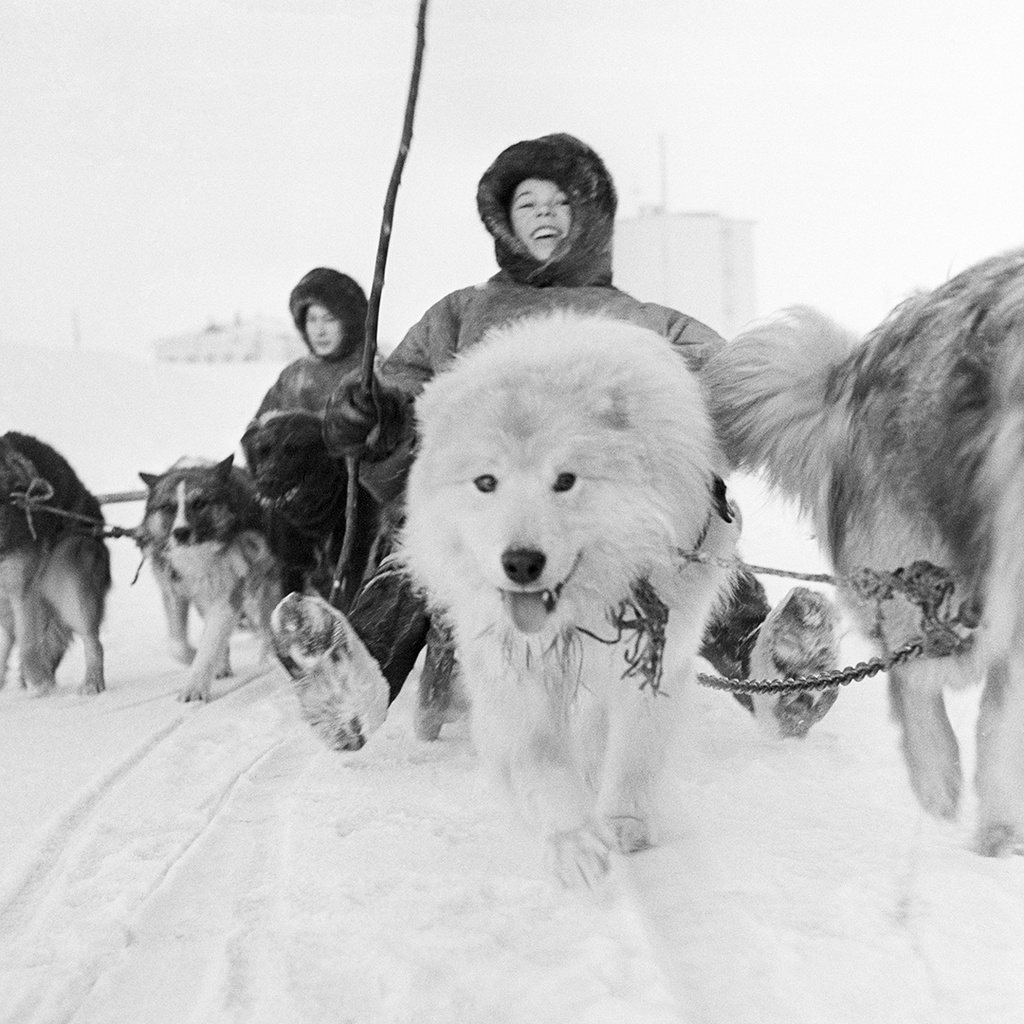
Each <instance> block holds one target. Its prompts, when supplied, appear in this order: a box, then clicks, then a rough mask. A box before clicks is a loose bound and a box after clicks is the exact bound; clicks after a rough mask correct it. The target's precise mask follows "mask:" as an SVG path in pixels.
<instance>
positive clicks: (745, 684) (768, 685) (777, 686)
mask: <svg viewBox="0 0 1024 1024" xmlns="http://www.w3.org/2000/svg"><path fill="white" fill-rule="evenodd" d="M924 652H925V646H924V644H923V643H922V642H921V641H920V640H911V641H910V643H907V644H904V645H903V646H902V647H901V648H899V650H896V651H893V653H892V654H889V655H887V656H886V657H884V658H872V659H871V660H870V661H860V662H858V663H857V664H856V665H851V666H850V667H849V668H843V669H836V670H835V671H833V672H817V673H815V674H813V675H809V676H792V677H790V678H787V679H730V678H727V677H726V676H714V675H710V674H709V673H707V672H698V673H697V681H698V682H699V683H700V684H701V685H702V686H708V687H710V688H711V689H713V690H727V691H729V692H730V693H796V692H798V691H800V690H829V689H832V688H833V687H838V686H846V685H847V684H849V683H852V682H853V681H854V680H859V679H867V678H869V677H870V676H873V675H877V674H878V673H879V672H888V671H889V669H891V668H892V667H893V665H901V664H903V663H904V662H907V661H910V660H911V659H913V658H919V657H921V656H922V655H923V654H924Z"/></svg>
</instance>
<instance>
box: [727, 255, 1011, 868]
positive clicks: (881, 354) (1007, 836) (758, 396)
mask: <svg viewBox="0 0 1024 1024" xmlns="http://www.w3.org/2000/svg"><path fill="white" fill-rule="evenodd" d="M707 380H708V381H709V383H710V385H711V394H712V397H713V403H712V404H713V407H714V408H715V409H716V410H717V415H718V426H719V428H720V434H721V436H722V438H723V439H724V441H725V443H726V445H727V449H728V452H729V454H730V455H731V456H732V457H733V458H734V459H735V460H736V461H737V462H738V463H739V464H740V465H742V466H744V467H746V468H748V469H753V470H757V469H763V470H765V471H766V473H767V475H768V478H769V479H770V480H771V481H772V482H773V483H774V484H775V485H776V486H777V487H778V488H779V489H780V490H781V491H783V492H785V493H787V494H789V495H792V496H795V497H796V498H798V499H799V501H800V502H801V504H802V506H803V507H804V509H805V510H806V511H807V512H808V513H809V514H810V515H811V516H812V517H813V519H814V522H815V524H816V527H817V530H818V534H819V536H821V537H823V538H825V539H826V541H827V545H828V550H829V553H830V554H831V557H832V560H833V563H834V565H835V568H836V570H837V571H838V572H839V573H840V575H841V577H842V578H843V579H849V578H850V576H851V574H853V573H855V572H856V571H857V570H859V569H865V568H866V569H872V570H878V571H881V572H884V573H888V572H892V571H895V570H896V569H898V568H902V567H908V566H910V565H912V564H913V563H914V562H915V561H924V562H930V563H932V565H934V566H936V567H938V568H940V569H943V570H945V571H946V572H947V574H948V581H949V582H951V583H952V584H953V592H952V594H951V595H949V596H948V597H947V598H946V601H947V603H948V606H949V609H950V611H951V612H955V614H954V615H953V618H955V619H956V620H958V622H959V624H960V625H962V626H965V627H966V629H967V630H968V632H967V633H966V634H965V635H966V636H967V637H970V638H972V639H973V643H966V644H964V645H963V646H962V647H961V648H960V649H959V650H958V652H957V653H955V654H953V655H952V656H948V657H942V658H931V659H922V660H914V661H911V662H909V663H907V664H905V665H901V666H900V667H894V668H893V669H892V670H891V671H890V673H889V688H890V696H891V705H892V711H893V714H894V716H895V718H896V720H897V722H898V723H899V725H900V728H901V729H902V741H903V753H904V755H905V758H906V763H907V767H908V769H909V773H910V781H911V784H912V786H913V789H914V792H915V793H916V795H917V798H918V800H919V801H920V803H921V805H922V806H923V807H924V808H925V809H926V810H928V811H929V812H931V813H932V814H934V815H937V816H938V817H941V818H951V817H953V816H954V814H955V813H956V810H957V805H958V803H959V798H960V791H961V774H962V772H961V765H960V757H959V750H958V745H957V740H956V737H955V735H954V732H953V729H952V728H951V726H950V722H949V719H948V717H947V715H946V711H945V706H944V703H943V688H944V687H957V686H963V685H965V684H968V683H971V682H973V681H974V680H975V679H977V678H979V677H981V676H984V677H985V688H984V691H983V696H982V701H981V712H980V717H979V722H978V730H977V732H978V767H977V776H976V779H975V783H976V786H977V790H978V794H979V798H980V803H979V821H978V823H977V831H976V846H977V849H978V850H979V851H980V852H981V853H983V854H986V855H990V856H997V855H1005V854H1009V853H1011V852H1024V249H1018V250H1015V251H1012V252H1009V253H1006V254H1004V255H1001V256H996V257H994V258H991V259H989V260H987V261H985V262H982V263H980V264H978V265H977V266H974V267H971V268H970V269H968V270H965V271H964V272H963V273H961V274H959V275H958V276H956V277H954V278H953V279H951V280H950V281H948V282H946V283H945V284H943V285H941V286H940V287H939V288H937V289H935V290H934V291H933V292H931V293H927V294H920V295H917V296H915V297H912V298H910V299H908V300H906V301H905V302H903V303H902V304H901V305H900V306H898V307H897V308H896V309H895V310H894V311H893V312H892V313H891V314H890V315H889V317H888V318H887V319H886V320H885V321H884V322H883V323H882V324H881V325H880V326H879V327H877V328H876V329H875V330H873V331H872V332H871V333H870V334H869V335H868V336H867V337H866V338H865V339H864V340H863V341H862V342H859V341H858V339H856V338H855V337H853V336H852V335H850V334H849V333H847V332H846V331H844V330H842V329H840V328H839V327H837V326H836V325H835V324H834V323H832V322H831V321H830V320H828V319H827V318H826V317H824V316H822V315H821V314H819V313H817V312H815V311H813V310H810V309H804V308H798V309H793V310H788V311H785V312H783V313H782V314H780V315H777V316H776V317H774V318H770V319H768V320H767V321H765V322H763V323H761V324H758V325H755V326H754V327H752V328H751V329H750V330H749V331H747V332H745V333H743V334H741V335H740V336H739V337H738V338H736V339H735V340H734V341H733V342H732V343H731V344H730V345H728V346H726V348H725V349H724V351H723V352H722V353H721V354H719V355H718V356H716V357H715V359H714V360H713V361H712V364H711V366H710V367H709V373H708V375H707ZM843 589H844V593H845V596H846V597H847V599H848V600H849V601H850V602H851V603H852V604H853V606H854V607H855V608H856V610H857V611H858V613H859V616H860V620H861V622H862V624H863V626H864V627H865V629H866V631H867V632H868V633H869V634H871V635H873V636H875V637H876V638H877V639H878V640H879V642H880V644H881V646H882V647H883V648H884V649H886V650H887V651H894V650H898V649H899V648H901V647H902V646H903V645H904V644H905V643H907V642H908V641H909V640H911V638H913V637H914V636H915V635H917V634H919V633H920V632H921V631H922V621H921V615H920V614H919V610H918V608H917V606H916V605H915V604H913V603H912V602H909V601H907V600H904V599H903V598H900V597H894V598H893V599H890V600H884V601H882V602H881V604H878V605H876V602H875V601H874V600H867V599H865V598H863V597H860V598H859V597H858V596H857V595H856V594H855V593H854V592H853V590H852V588H851V587H850V586H849V585H847V586H844V588H843ZM981 609H983V612H981V611H980V610H981ZM979 614H980V615H981V624H980V630H979V631H978V632H977V633H971V632H970V628H971V626H972V625H973V622H972V620H973V619H975V618H976V617H977V616H978V615H979Z"/></svg>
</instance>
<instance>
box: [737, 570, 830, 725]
mask: <svg viewBox="0 0 1024 1024" xmlns="http://www.w3.org/2000/svg"><path fill="white" fill-rule="evenodd" d="M838 664H839V617H838V615H837V613H836V610H835V606H834V605H833V604H832V602H831V601H830V600H829V598H828V597H827V596H826V595H825V594H822V593H819V592H818V591H816V590H810V589H809V588H807V587H794V588H793V589H792V590H791V591H790V592H789V593H788V594H787V595H786V596H785V597H784V598H783V599H782V600H781V601H780V602H779V603H778V604H777V605H776V606H775V607H774V608H773V609H772V611H771V613H770V614H769V616H768V617H767V618H766V619H765V620H764V622H763V623H762V625H761V629H760V633H759V635H758V638H757V643H756V644H755V645H754V650H753V652H752V654H751V659H750V674H751V676H752V677H753V678H755V679H761V678H768V679H773V678H782V679H793V678H797V677H799V676H812V675H822V674H824V673H827V672H830V671H831V670H833V669H834V668H835V667H836V666H837V665H838ZM838 696H839V688H838V686H835V687H831V688H829V689H824V690H799V691H796V692H795V693H788V694H782V695H774V694H773V695H767V696H761V695H755V696H754V697H753V698H752V703H753V707H754V714H755V716H756V717H757V718H758V720H759V721H761V722H762V723H763V724H765V725H766V726H768V727H769V728H770V729H772V730H773V731H775V732H776V733H777V734H778V735H779V736H787V737H788V736H795V737H802V736H806V735H807V733H808V731H809V730H810V728H811V726H812V725H814V723H815V722H819V721H820V720H821V719H822V718H823V717H824V716H825V714H826V713H827V712H828V710H829V708H831V707H832V705H833V704H834V703H835V702H836V697H838Z"/></svg>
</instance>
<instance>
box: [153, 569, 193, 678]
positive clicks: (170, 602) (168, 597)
mask: <svg viewBox="0 0 1024 1024" xmlns="http://www.w3.org/2000/svg"><path fill="white" fill-rule="evenodd" d="M160 597H161V598H162V599H163V602H164V614H165V616H166V619H167V650H168V652H169V653H170V655H171V657H172V658H174V660H175V661H177V662H180V663H181V664H182V665H191V664H192V662H193V660H194V659H195V656H196V649H195V648H194V647H193V646H192V645H191V644H190V643H189V640H188V612H189V607H190V602H189V600H188V598H187V597H184V596H183V595H182V594H179V593H178V592H177V591H176V590H175V589H174V585H173V584H172V583H171V582H170V581H169V580H164V579H161V580H160Z"/></svg>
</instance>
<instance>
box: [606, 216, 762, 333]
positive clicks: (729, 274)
mask: <svg viewBox="0 0 1024 1024" xmlns="http://www.w3.org/2000/svg"><path fill="white" fill-rule="evenodd" d="M753 228H754V225H753V221H749V220H737V219H735V218H732V217H722V216H720V215H719V214H717V213H668V212H666V211H665V210H664V209H662V208H661V207H648V208H641V211H640V213H639V215H638V216H636V217H630V218H623V219H621V220H618V221H616V224H615V247H614V251H613V269H612V272H613V279H614V281H615V284H616V285H617V286H618V287H619V288H621V289H622V290H623V291H626V292H629V294H630V295H633V296H635V297H636V298H638V299H641V300H643V301H645V302H658V303H661V304H662V305H663V306H671V307H672V308H673V309H678V310H680V311H681V312H683V313H688V314H689V315H690V316H694V317H696V318H697V319H698V320H703V321H704V323H706V324H707V325H708V326H709V327H713V328H714V329H715V330H716V331H718V333H719V334H721V335H722V336H723V337H725V338H731V337H732V336H733V335H735V334H736V333H737V332H738V331H739V329H740V328H741V327H743V325H744V324H746V323H747V322H748V321H750V320H751V319H753V318H754V316H756V315H757V300H756V293H755V288H754V239H753Z"/></svg>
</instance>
